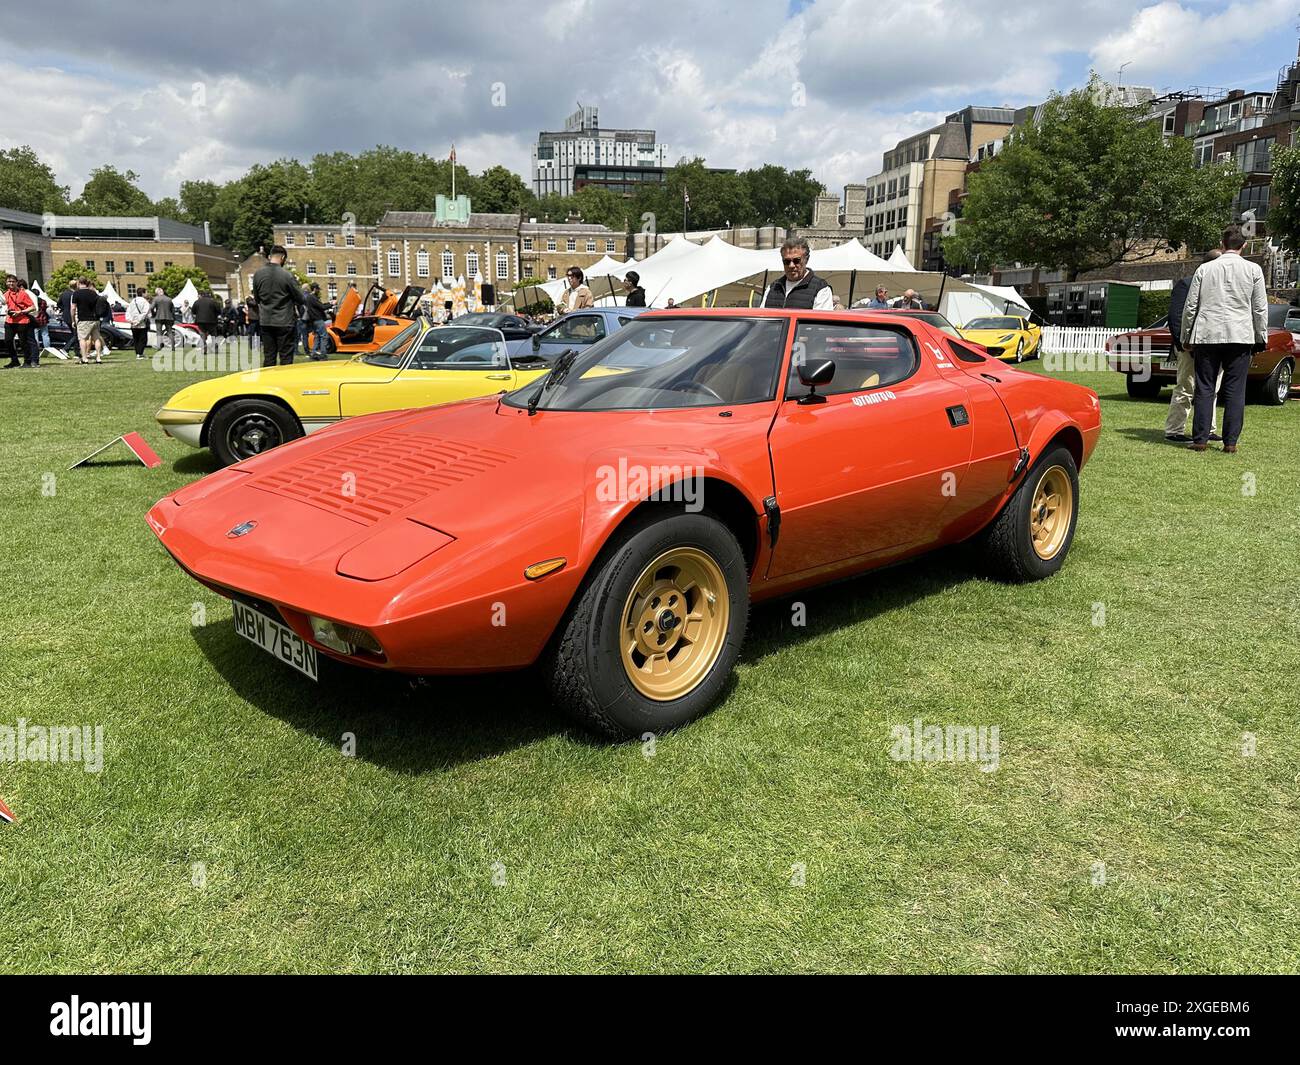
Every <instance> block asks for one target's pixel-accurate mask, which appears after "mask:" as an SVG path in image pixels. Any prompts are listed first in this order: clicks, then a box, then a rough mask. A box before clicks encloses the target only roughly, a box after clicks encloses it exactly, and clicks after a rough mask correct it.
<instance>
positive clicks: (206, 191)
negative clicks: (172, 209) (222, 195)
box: [175, 181, 221, 226]
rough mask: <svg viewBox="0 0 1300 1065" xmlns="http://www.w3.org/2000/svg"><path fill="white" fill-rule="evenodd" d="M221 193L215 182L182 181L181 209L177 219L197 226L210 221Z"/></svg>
mask: <svg viewBox="0 0 1300 1065" xmlns="http://www.w3.org/2000/svg"><path fill="white" fill-rule="evenodd" d="M220 191H221V186H220V185H218V184H217V183H216V182H215V181H182V182H181V199H180V208H179V213H178V214H176V215H175V217H176V218H177V219H179V220H180V221H182V222H188V223H190V225H195V226H201V225H203V223H204V222H208V221H210V220H211V218H212V208H213V206H214V205H215V204H216V202H217V194H218V193H219V192H220Z"/></svg>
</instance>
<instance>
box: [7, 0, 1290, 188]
mask: <svg viewBox="0 0 1300 1065" xmlns="http://www.w3.org/2000/svg"><path fill="white" fill-rule="evenodd" d="M1293 2H1294V0H1239V2H1237V3H1233V4H1231V5H1230V6H1227V7H1225V6H1224V5H1222V4H1213V5H1207V4H1197V5H1196V6H1194V7H1193V6H1191V5H1190V4H1189V3H1188V2H1187V0H1185V2H1184V3H1183V4H1181V5H1180V4H1179V3H1177V2H1175V0H1161V2H1157V3H1151V4H1147V5H1146V6H1145V7H1142V8H1141V9H1140V10H1138V11H1137V12H1136V13H1135V12H1134V9H1133V6H1132V3H1131V2H1130V0H1074V2H1073V3H1072V4H1071V7H1070V10H1069V16H1068V17H1066V16H1065V14H1064V13H1063V11H1062V8H1061V5H1060V4H1059V2H1056V0H1053V2H1047V0H1028V2H1026V3H1024V4H1021V5H1019V6H1018V7H1016V8H1014V9H1010V8H1007V7H1006V5H1005V3H1004V2H1003V0H913V2H911V3H908V4H897V5H881V4H879V3H878V2H877V0H816V2H815V3H811V4H809V5H808V6H806V7H804V8H803V10H802V11H801V12H800V13H799V14H798V15H796V16H795V17H793V18H789V17H787V6H788V0H748V2H745V3H740V2H738V0H720V2H719V3H715V4H710V5H699V4H698V3H695V2H693V0H655V3H653V4H641V5H637V4H632V5H621V6H618V7H617V8H614V7H612V6H610V5H607V4H597V3H595V2H594V0H559V2H554V3H542V4H536V3H530V2H527V0H518V2H513V3H502V4H497V5H493V6H492V7H491V8H490V11H491V12H492V15H493V17H492V18H491V19H490V20H489V21H488V22H486V23H485V21H484V20H481V19H470V18H466V19H458V20H452V21H449V20H447V19H446V18H444V17H441V16H439V15H437V14H436V12H435V11H434V9H433V8H432V7H430V6H428V5H426V4H423V3H419V2H418V0H370V2H369V3H368V4H367V6H366V13H365V24H366V25H367V26H369V27H371V29H372V30H373V31H374V32H359V33H356V34H354V35H351V36H350V37H349V39H348V44H347V47H346V48H345V49H342V50H337V49H335V50H330V51H329V54H328V56H327V61H317V60H319V59H321V58H322V56H324V53H323V52H321V53H320V54H316V53H313V47H314V46H311V45H304V37H303V22H302V19H303V9H302V8H301V5H299V4H297V3H295V2H292V0H259V7H258V22H257V30H256V32H255V33H248V32H244V30H243V29H242V28H241V30H240V31H239V32H222V29H221V27H220V26H219V25H214V26H213V27H211V28H210V29H204V30H202V31H198V30H196V29H195V28H194V27H195V26H196V24H197V23H196V20H195V19H194V18H191V17H189V16H187V15H186V14H185V13H184V12H183V11H182V12H177V11H176V10H175V4H174V3H171V4H163V3H160V4H159V6H158V8H157V10H158V11H159V12H162V11H164V10H165V11H166V12H167V14H166V16H165V17H164V16H163V15H161V14H160V15H159V16H158V17H157V18H156V19H153V18H152V16H151V11H152V10H153V8H151V4H152V3H153V0H141V3H142V5H143V6H142V7H138V9H137V12H136V13H137V15H138V16H139V17H140V18H141V19H143V20H146V21H149V25H150V27H151V28H150V32H149V35H148V41H147V43H146V44H145V45H144V46H143V50H142V46H141V45H140V42H139V41H138V39H137V38H135V37H133V36H131V35H126V36H125V37H121V36H114V35H109V36H106V37H102V38H94V39H91V38H86V39H83V38H81V37H77V36H75V35H74V36H66V35H55V36H54V37H50V38H49V39H48V42H47V45H46V47H47V48H59V49H62V50H64V51H62V52H60V53H57V54H51V53H50V52H45V53H43V54H42V55H41V56H40V57H39V58H31V59H28V60H24V59H23V57H22V56H21V53H18V52H16V51H13V50H10V51H6V52H3V53H0V81H3V83H4V84H5V86H6V89H7V93H8V95H9V104H10V112H9V113H10V114H11V116H12V115H23V116H26V118H27V119H28V121H27V123H26V124H24V125H23V126H21V127H17V126H14V125H12V124H9V125H7V126H6V128H5V129H4V130H3V131H0V145H2V146H6V147H7V146H9V145H12V144H20V143H30V144H31V145H32V146H33V147H34V148H35V149H36V150H37V151H38V152H39V153H40V154H41V155H42V156H43V157H44V158H45V159H46V160H47V161H48V162H50V163H51V165H52V166H53V167H54V168H55V170H56V172H57V173H58V175H59V178H60V180H61V181H62V182H64V183H66V184H69V185H71V186H72V192H73V194H74V195H76V194H77V193H78V192H79V191H80V188H81V185H82V183H83V182H84V181H85V178H86V176H87V175H88V173H89V172H90V170H91V169H93V168H94V167H96V166H99V165H102V164H104V163H112V164H114V165H115V166H118V167H119V168H121V169H127V168H130V169H133V170H135V171H137V172H138V173H139V174H140V175H141V178H142V184H143V187H144V188H145V190H146V191H147V192H149V193H150V194H151V195H153V196H155V197H158V196H164V195H172V196H174V195H176V193H177V190H178V186H179V184H180V182H181V181H182V180H186V179H191V178H209V179H213V180H217V181H223V180H227V179H229V178H231V177H234V176H237V175H238V174H240V173H242V172H243V171H244V170H246V169H247V168H248V167H249V166H251V165H252V164H254V163H258V162H269V161H271V160H273V159H276V158H279V157H282V156H289V157H296V158H300V159H303V160H309V159H310V158H311V156H312V155H314V154H315V153H317V152H322V151H325V152H328V151H337V150H345V151H360V150H363V149H365V148H368V147H372V146H374V145H375V144H377V143H383V144H391V145H395V146H397V147H401V148H410V149H413V150H417V151H425V152H428V153H429V154H430V155H434V156H438V157H441V156H445V154H446V152H447V151H448V149H449V147H450V145H451V143H452V142H453V141H454V142H455V143H456V146H457V155H458V158H459V159H460V161H461V162H463V163H464V164H465V165H467V166H469V167H470V168H471V169H474V170H481V169H483V168H485V167H487V166H490V165H492V164H493V163H498V162H499V163H502V164H504V165H506V166H508V167H510V168H511V169H513V170H516V171H517V172H519V173H521V174H523V175H525V176H527V169H528V166H529V154H530V153H529V149H530V145H531V143H532V142H533V141H534V139H535V137H536V134H537V131H538V130H540V129H555V128H558V127H559V125H560V123H561V121H562V120H563V118H564V116H565V115H567V114H568V113H569V112H570V111H571V110H572V109H573V107H574V105H575V101H577V100H581V101H582V102H583V103H589V104H596V105H598V106H599V107H600V111H601V120H602V122H603V124H605V125H606V126H626V127H649V128H653V129H656V130H657V131H658V133H659V136H660V138H661V139H662V140H663V141H665V142H667V143H668V145H669V147H670V158H671V159H673V160H674V161H675V160H676V159H677V158H678V157H681V156H695V155H699V156H702V157H704V158H705V159H706V161H707V162H708V163H709V164H710V165H712V166H724V167H736V168H742V169H743V168H745V167H750V166H754V165H758V164H761V163H765V162H774V163H780V164H782V165H785V166H792V167H808V168H810V169H811V170H812V171H813V173H814V175H815V176H816V177H817V178H818V180H820V181H822V182H823V183H825V184H826V186H827V187H828V189H830V190H831V191H835V192H837V191H839V189H840V187H841V186H842V185H843V184H844V183H845V182H849V181H855V180H862V179H864V178H865V177H867V176H869V175H870V174H872V173H874V172H875V171H876V170H877V169H878V168H879V166H880V156H881V153H882V152H883V151H884V150H886V149H888V148H890V147H892V146H893V144H894V143H895V142H897V141H898V140H899V139H900V138H902V137H906V136H909V135H911V134H914V133H918V132H920V131H921V130H923V129H925V128H927V127H928V126H930V125H933V124H935V123H936V122H939V121H942V119H943V116H944V115H945V114H948V113H950V112H951V111H955V110H958V109H959V108H961V107H963V106H965V105H967V104H986V105H999V104H1009V105H1013V106H1014V105H1017V104H1023V103H1031V102H1037V101H1039V100H1041V99H1043V98H1044V97H1045V96H1046V95H1047V94H1048V93H1049V92H1050V91H1052V90H1053V89H1058V88H1069V87H1070V82H1071V80H1073V81H1074V82H1077V81H1079V80H1080V79H1081V78H1082V77H1083V75H1084V74H1085V73H1086V69H1087V64H1088V58H1089V57H1091V58H1092V60H1093V61H1094V62H1095V64H1096V66H1097V67H1098V69H1101V70H1113V69H1116V68H1117V67H1118V66H1119V63H1121V62H1124V61H1125V60H1126V59H1131V60H1133V65H1132V66H1130V67H1129V69H1128V71H1127V72H1126V78H1125V80H1131V79H1132V78H1134V77H1135V76H1139V75H1140V73H1142V72H1148V73H1151V74H1152V75H1154V73H1156V72H1159V71H1161V70H1167V71H1169V72H1170V73H1177V74H1178V75H1179V78H1178V80H1179V81H1180V82H1182V83H1184V84H1188V83H1193V82H1196V81H1197V80H1203V79H1199V78H1198V74H1199V73H1200V71H1201V69H1203V67H1204V66H1205V65H1206V64H1209V63H1211V62H1213V61H1216V60H1222V59H1223V58H1224V53H1225V49H1226V51H1227V55H1228V57H1229V58H1230V57H1231V54H1232V51H1231V50H1232V49H1234V48H1235V49H1237V50H1238V52H1239V53H1240V54H1241V61H1242V65H1243V66H1244V67H1247V68H1248V69H1251V70H1256V69H1260V68H1261V67H1263V68H1276V67H1277V66H1278V65H1280V64H1281V63H1282V62H1284V61H1285V60H1286V59H1287V58H1289V56H1290V54H1291V48H1290V45H1289V44H1287V45H1285V46H1284V47H1283V46H1282V41H1283V40H1285V39H1286V38H1284V37H1283V36H1282V35H1280V34H1279V33H1278V32H1277V31H1278V30H1279V29H1280V28H1281V27H1282V26H1284V25H1286V22H1287V19H1288V18H1289V15H1290V11H1289V8H1288V4H1289V3H1293ZM86 4H88V0H63V3H62V6H61V8H60V10H61V17H62V18H64V19H67V20H71V22H72V23H76V21H77V19H78V18H79V17H80V16H79V14H78V12H79V9H80V8H81V6H83V5H86ZM95 10H96V9H95V7H94V6H90V7H88V8H87V12H86V14H85V16H84V17H86V18H92V19H93V18H96V17H98V16H97V15H95V14H94V12H95ZM318 14H319V13H318ZM339 17H340V18H342V17H343V16H341V15H340V16H339ZM349 17H351V16H349ZM1270 32H1271V33H1272V40H1271V41H1267V42H1266V39H1267V35H1268V33H1270ZM1288 36H1289V35H1288ZM328 38H329V35H328V34H326V35H325V37H323V38H321V39H320V42H319V48H320V49H328V48H330V46H329V45H328ZM1260 42H1266V43H1260ZM1252 48H1253V49H1255V51H1253V52H1252V51H1251V49H1252ZM313 57H314V58H313ZM195 83H199V84H200V85H201V86H202V91H203V95H204V99H203V101H202V106H199V105H197V104H196V102H195V100H194V91H195V90H194V85H195ZM498 84H502V85H504V87H505V92H506V97H507V106H505V107H496V106H493V101H492V92H493V87H494V86H496V85H498Z"/></svg>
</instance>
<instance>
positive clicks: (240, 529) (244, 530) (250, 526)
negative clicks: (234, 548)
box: [226, 521, 257, 540]
mask: <svg viewBox="0 0 1300 1065" xmlns="http://www.w3.org/2000/svg"><path fill="white" fill-rule="evenodd" d="M256 528H257V522H255V521H241V522H240V523H239V524H238V525H236V526H235V527H234V528H233V529H231V530H230V532H228V533H226V536H228V537H229V538H230V539H232V540H234V539H235V538H237V537H240V536H247V535H248V534H249V533H251V532H252V531H253V530H254V529H256Z"/></svg>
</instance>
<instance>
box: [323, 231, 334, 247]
mask: <svg viewBox="0 0 1300 1065" xmlns="http://www.w3.org/2000/svg"><path fill="white" fill-rule="evenodd" d="M325 247H327V248H332V247H334V234H333V233H326V234H325Z"/></svg>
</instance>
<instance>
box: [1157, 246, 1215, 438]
mask: <svg viewBox="0 0 1300 1065" xmlns="http://www.w3.org/2000/svg"><path fill="white" fill-rule="evenodd" d="M1221 254H1223V253H1222V252H1220V251H1219V249H1218V248H1211V249H1210V250H1209V251H1208V252H1206V253H1205V257H1204V258H1203V259H1202V260H1201V262H1202V263H1208V262H1213V261H1214V260H1215V259H1217V258H1218V257H1219V256H1220V255H1221ZM1191 287H1192V276H1191V274H1188V275H1187V276H1186V277H1180V278H1179V279H1178V280H1177V281H1175V282H1174V287H1173V290H1172V291H1171V292H1170V293H1169V343H1170V346H1171V347H1172V348H1173V350H1174V353H1175V354H1176V355H1177V356H1178V377H1177V379H1176V380H1175V382H1174V394H1173V396H1172V397H1170V400H1169V415H1168V417H1166V418H1165V439H1166V440H1168V441H1170V442H1172V443H1175V444H1186V443H1190V442H1191V439H1192V438H1191V437H1190V436H1189V435H1188V434H1187V419H1188V418H1190V417H1191V415H1192V397H1193V396H1194V395H1195V393H1196V360H1195V359H1193V358H1192V353H1191V352H1190V351H1188V350H1187V348H1186V347H1184V346H1183V342H1182V332H1183V309H1184V308H1185V307H1186V306H1187V292H1188V289H1190V288H1191ZM1222 382H1223V371H1219V384H1222ZM1219 384H1216V385H1215V386H1214V398H1215V400H1218V398H1219ZM1217 420H1218V410H1217V409H1216V408H1215V407H1211V408H1210V439H1211V440H1222V439H1223V437H1221V436H1220V435H1219V434H1218V425H1217V424H1216V422H1217Z"/></svg>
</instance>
